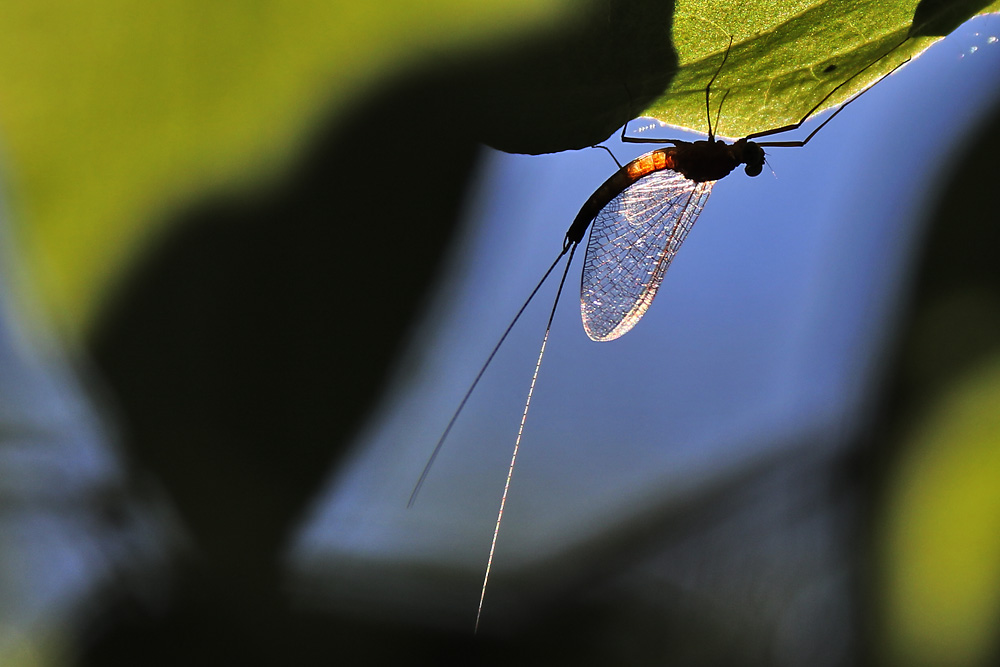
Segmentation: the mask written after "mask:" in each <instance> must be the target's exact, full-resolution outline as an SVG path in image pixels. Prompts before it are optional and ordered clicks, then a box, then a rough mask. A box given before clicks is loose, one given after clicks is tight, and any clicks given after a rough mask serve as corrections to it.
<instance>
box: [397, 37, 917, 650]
mask: <svg viewBox="0 0 1000 667" xmlns="http://www.w3.org/2000/svg"><path fill="white" fill-rule="evenodd" d="M903 43H905V40H904V42H902V43H900V44H897V45H896V46H895V47H893V48H892V49H890V50H889V51H888V52H886V53H885V54H884V55H883V56H881V57H880V58H878V59H876V60H874V61H872V62H871V63H869V64H868V65H867V66H866V67H864V68H863V69H861V70H859V71H858V72H856V73H855V74H854V75H852V76H851V77H849V78H847V79H846V80H844V81H843V82H841V83H840V84H838V85H837V86H836V87H835V88H833V89H832V90H830V91H829V92H828V93H827V94H826V95H825V96H824V97H823V98H822V99H821V100H820V101H819V102H817V103H816V105H815V106H813V107H812V108H811V109H810V110H809V111H808V112H807V113H806V114H805V115H804V116H803V117H802V118H801V119H800V120H798V121H797V122H795V123H791V124H789V125H785V126H782V127H779V128H775V129H771V130H765V131H761V132H756V133H753V134H749V135H747V136H746V137H744V138H742V139H739V140H737V141H735V142H733V143H731V144H729V143H726V142H725V141H723V140H721V139H717V138H716V136H715V131H714V128H713V127H712V118H711V105H710V99H711V88H712V85H713V84H714V83H715V81H716V79H717V77H718V76H719V73H720V72H721V71H722V69H723V67H724V66H725V63H726V60H727V59H728V57H729V53H730V50H731V47H732V39H730V42H729V47H727V49H726V51H725V54H724V55H723V58H722V62H721V63H720V65H719V67H718V69H717V70H716V72H715V74H714V75H713V76H712V78H711V80H710V81H709V83H708V85H707V86H706V87H705V108H706V115H707V119H708V136H707V138H706V139H703V140H698V141H684V140H680V139H651V138H639V137H630V136H627V135H626V130H627V127H628V126H627V124H626V126H625V127H623V128H622V132H621V139H622V141H623V142H626V143H656V144H668V145H667V146H665V147H662V148H657V149H655V150H652V151H650V152H648V153H646V154H644V155H641V156H640V157H638V158H636V159H634V160H631V161H630V162H628V163H626V164H625V165H621V164H620V163H618V160H617V159H615V163H616V164H618V170H617V171H616V172H615V173H613V174H612V175H611V176H610V177H609V178H608V179H607V180H606V181H605V182H604V183H603V184H602V185H601V186H600V187H598V188H597V190H595V191H594V193H593V194H592V195H591V196H590V197H589V198H588V199H587V201H585V202H584V204H583V206H582V207H581V208H580V212H579V213H578V214H577V215H576V217H575V218H574V220H573V222H572V224H571V225H570V227H569V229H568V230H567V232H566V236H565V238H564V240H563V244H562V249H561V251H560V252H559V254H558V255H557V256H556V258H555V260H554V261H553V262H552V264H551V265H550V266H549V268H548V269H547V270H546V271H545V273H544V275H543V276H542V278H541V279H540V280H539V281H538V283H537V284H536V285H535V287H534V289H533V290H532V291H531V293H530V294H529V295H528V298H527V299H526V300H525V301H524V303H523V305H522V306H521V308H520V310H518V312H517V313H516V315H515V316H514V318H513V319H512V320H511V322H510V324H509V325H508V326H507V328H506V330H505V331H504V332H503V334H502V335H501V337H500V339H499V340H498V341H497V343H496V345H495V346H494V347H493V349H492V351H491V352H490V354H489V356H488V357H487V359H486V361H485V362H484V364H483V365H482V366H481V367H480V369H479V372H478V373H477V374H476V376H475V378H474V380H473V381H472V384H471V385H470V386H469V388H468V390H467V391H466V393H465V395H464V396H463V398H462V400H461V401H460V403H459V405H458V407H457V409H456V410H455V412H454V414H453V415H452V417H451V419H450V420H449V422H448V424H447V425H446V427H445V429H444V431H443V433H442V434H441V437H440V438H439V440H438V442H437V444H436V445H435V447H434V449H433V450H432V452H431V455H430V457H429V458H428V460H427V463H426V465H425V466H424V468H423V470H422V472H421V474H420V477H419V478H418V480H417V482H416V484H415V485H414V488H413V491H412V493H411V494H410V499H409V502H408V504H407V506H408V507H409V506H412V505H413V503H414V502H415V500H416V498H417V495H418V494H419V492H420V489H421V487H422V486H423V484H424V482H425V480H426V479H427V476H428V473H429V472H430V470H431V468H432V466H433V464H434V461H435V459H436V458H437V456H438V454H439V453H440V451H441V448H442V446H443V445H444V442H445V441H446V440H447V438H448V435H449V433H450V432H451V429H452V427H453V426H454V425H455V422H456V421H457V419H458V417H459V415H460V414H461V412H462V410H463V409H464V407H465V405H466V403H467V402H468V400H469V397H470V396H471V395H472V393H473V392H474V390H475V388H476V386H477V385H478V384H479V381H480V380H481V379H482V377H483V374H484V373H485V372H486V369H487V368H488V367H489V365H490V364H491V362H492V361H493V358H494V357H495V356H496V354H497V352H498V351H499V349H500V347H501V346H502V345H503V343H504V341H505V340H506V339H507V336H508V335H509V334H510V332H511V330H512V329H513V328H514V326H515V325H516V324H517V322H518V320H519V319H520V318H521V315H522V314H523V313H524V311H525V309H526V308H527V307H528V305H529V304H530V303H531V301H532V300H533V299H534V297H535V295H536V294H537V293H538V291H539V290H540V289H541V287H542V285H544V284H545V282H546V281H547V280H548V279H549V277H550V275H551V274H552V273H553V271H554V270H555V269H556V267H557V266H558V265H559V263H560V262H561V261H562V259H563V258H564V257H567V256H568V259H567V261H566V265H565V268H564V269H563V271H562V275H561V278H560V282H559V286H558V288H557V290H556V296H555V299H554V300H553V303H552V308H551V310H550V312H549V317H548V321H547V323H546V326H545V333H544V335H543V337H542V342H541V346H540V348H539V352H538V358H537V360H536V362H535V368H534V372H533V374H532V377H531V383H530V385H529V388H528V395H527V398H526V399H525V403H524V409H523V411H522V413H521V421H520V424H519V425H518V430H517V436H516V437H515V439H514V446H513V451H512V453H511V459H510V465H509V467H508V471H507V478H506V481H505V483H504V487H503V494H502V496H501V499H500V507H499V510H498V512H497V518H496V523H495V525H494V530H493V538H492V541H491V543H490V551H489V556H488V558H487V562H486V571H485V573H484V576H483V583H482V589H481V591H480V597H479V607H478V610H477V613H476V622H475V631H476V632H478V629H479V622H480V619H481V617H482V611H483V602H484V600H485V597H486V587H487V584H488V583H489V580H490V571H491V569H492V565H493V557H494V554H495V552H496V545H497V538H498V536H499V532H500V525H501V522H502V520H503V512H504V508H505V506H506V502H507V494H508V492H509V490H510V483H511V479H512V477H513V472H514V466H515V464H516V462H517V455H518V450H519V448H520V444H521V439H522V436H523V434H524V427H525V424H526V422H527V417H528V411H529V408H530V407H531V400H532V396H533V394H534V390H535V385H536V382H537V379H538V374H539V370H540V368H541V364H542V359H543V357H544V355H545V347H546V345H547V343H548V339H549V334H550V332H551V329H552V322H553V320H554V317H555V313H556V309H557V308H558V305H559V300H560V297H561V295H562V291H563V288H564V286H565V283H566V278H567V276H568V274H569V269H570V266H572V263H573V257H574V255H575V253H576V250H577V248H578V247H579V246H580V244H581V243H582V242H583V239H584V236H585V235H586V233H587V230H588V229H589V230H590V236H589V239H588V242H587V246H586V252H585V256H584V262H583V271H582V275H581V281H580V309H581V317H582V320H583V327H584V330H585V331H586V333H587V335H588V336H589V337H590V338H591V339H592V340H595V341H611V340H615V339H616V338H619V337H621V336H622V335H624V334H626V333H627V332H628V331H630V330H631V329H632V327H634V326H635V324H636V323H637V322H638V321H639V320H640V319H641V318H642V317H643V315H644V314H645V313H646V311H647V310H648V309H649V306H650V304H651V303H652V302H653V298H654V297H655V296H656V293H657V290H658V289H659V287H660V285H661V283H662V281H663V278H664V275H665V273H666V270H667V268H668V267H669V266H670V263H671V261H672V260H673V258H674V256H675V255H676V254H677V251H678V250H679V249H680V246H681V244H682V243H683V242H684V239H685V238H686V237H687V234H688V232H689V231H690V230H691V227H692V226H693V225H694V223H695V221H696V220H697V219H698V216H699V215H700V214H701V212H702V210H703V208H704V206H705V202H706V201H707V199H708V196H709V195H710V194H711V191H712V187H713V186H714V185H715V182H716V181H718V180H720V179H722V178H724V177H726V176H728V175H729V174H730V173H731V172H733V171H734V170H735V169H736V168H737V167H739V166H743V168H744V172H745V173H746V174H747V175H748V176H751V177H753V176H758V175H760V173H761V172H762V171H763V167H764V164H765V151H764V149H765V148H770V147H786V148H791V147H801V146H805V145H806V144H807V143H808V142H809V141H810V140H811V139H812V138H813V137H814V136H816V134H817V133H818V132H819V131H820V130H822V129H823V127H825V126H826V124H827V123H829V122H830V121H831V120H833V119H834V118H835V117H836V116H837V115H838V114H839V113H840V112H841V111H843V110H844V109H845V108H847V106H848V105H849V104H850V103H851V102H853V101H854V100H856V99H857V98H858V97H859V96H860V95H861V94H863V93H864V92H865V90H869V89H870V88H871V87H873V86H874V85H876V84H878V83H879V82H881V81H882V80H883V79H885V78H886V77H888V76H889V75H890V74H892V73H893V72H895V71H896V70H897V69H899V68H900V67H902V65H904V64H905V63H906V62H908V61H909V59H906V60H904V61H903V62H901V63H900V64H898V65H896V66H895V67H894V68H893V69H892V70H890V71H889V72H887V73H886V74H885V75H883V76H882V77H881V78H879V79H878V80H876V81H875V83H874V84H872V86H869V87H868V88H866V89H865V90H863V91H861V92H859V93H858V94H856V95H855V96H853V97H851V98H850V99H848V100H847V101H846V102H844V103H843V104H842V105H841V106H840V107H839V108H837V109H836V110H835V111H834V112H833V113H832V114H831V115H830V116H829V117H828V118H826V119H825V120H824V121H823V122H822V123H820V124H819V125H818V126H817V127H816V128H815V129H813V130H812V131H811V132H810V133H809V134H808V135H807V136H806V137H805V138H804V139H801V140H792V141H757V140H758V139H761V138H765V137H769V136H773V135H777V134H781V133H784V132H789V131H792V130H795V129H798V128H799V127H800V126H801V125H802V124H803V123H805V122H806V121H807V120H808V119H809V118H811V117H812V116H813V115H814V114H815V113H816V112H817V110H819V109H820V107H822V106H823V104H824V103H825V102H826V101H827V100H829V99H830V98H831V97H832V96H833V95H835V94H836V93H837V91H839V90H840V89H841V88H843V87H844V86H845V85H847V84H848V83H849V82H850V81H852V80H853V79H855V78H856V77H857V76H858V75H860V74H862V73H863V72H864V71H866V70H867V69H869V68H870V67H872V66H873V65H875V64H876V63H878V62H880V61H881V60H882V59H883V58H885V57H886V56H888V55H889V54H890V53H892V52H893V51H895V50H896V49H897V48H899V46H902V44H903ZM828 69H829V68H828ZM727 93H728V91H727ZM724 101H725V95H723V102H724ZM721 109H722V103H720V104H719V115H720V116H721ZM716 126H718V117H717V118H716ZM599 147H600V148H605V147H603V146H599ZM605 150H608V149H606V148H605ZM608 153H609V154H611V156H612V158H614V154H612V153H611V151H610V150H608Z"/></svg>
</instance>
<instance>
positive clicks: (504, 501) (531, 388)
mask: <svg viewBox="0 0 1000 667" xmlns="http://www.w3.org/2000/svg"><path fill="white" fill-rule="evenodd" d="M577 245H578V244H577V243H573V244H571V245H568V246H566V247H564V248H563V252H562V253H561V254H560V255H559V258H562V256H563V255H564V254H566V250H567V248H568V249H569V260H568V261H567V262H566V268H565V269H563V274H562V279H561V280H560V281H559V289H557V290H556V298H555V300H554V301H553V302H552V310H551V311H550V312H549V320H548V322H547V323H546V324H545V335H544V336H542V345H541V347H540V348H539V350H538V360H537V361H536V362H535V372H534V373H533V374H532V376H531V385H530V386H529V387H528V398H527V399H525V401H524V411H523V412H522V413H521V423H520V425H519V426H518V427H517V438H515V439H514V451H513V452H512V453H511V456H510V466H509V467H508V468H507V481H505V482H504V485H503V495H502V496H500V509H499V511H498V512H497V521H496V525H495V526H494V527H493V540H492V542H490V555H489V557H488V558H487V559H486V573H485V574H484V575H483V589H482V591H481V592H480V594H479V609H478V610H477V611H476V626H475V629H474V630H473V634H475V633H478V632H479V619H480V617H481V616H482V614H483V600H485V599H486V585H487V584H488V583H489V581H490V569H491V568H492V567H493V554H494V553H495V551H496V547H497V536H498V535H499V534H500V522H501V521H502V520H503V510H504V507H505V506H506V504H507V491H508V490H509V489H510V480H511V478H512V477H513V476H514V464H515V463H517V452H518V449H519V448H520V446H521V436H522V435H523V434H524V424H525V422H527V420H528V409H529V408H530V407H531V396H532V394H534V392H535V383H536V382H537V381H538V371H539V369H541V367H542V357H544V356H545V346H546V344H547V343H548V342H549V332H551V331H552V321H553V320H554V319H555V316H556V308H557V307H558V306H559V297H560V296H562V291H563V286H565V284H566V276H567V275H569V267H571V266H572V265H573V255H574V253H576V248H577ZM558 261H559V260H558V259H557V260H556V262H558ZM552 268H555V263H553V265H552V267H551V268H549V272H547V273H546V274H545V276H546V277H548V274H549V273H550V272H551V271H552ZM543 281H544V278H543ZM539 287H541V283H539ZM536 290H537V288H536ZM533 295H534V294H532V296H533ZM522 310H523V308H522ZM518 314H519V315H520V313H518ZM512 326H513V325H512ZM505 335H506V334H505Z"/></svg>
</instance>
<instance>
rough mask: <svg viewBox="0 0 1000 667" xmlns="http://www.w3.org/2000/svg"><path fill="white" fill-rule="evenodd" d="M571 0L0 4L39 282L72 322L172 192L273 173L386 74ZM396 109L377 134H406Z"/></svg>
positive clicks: (15, 148)
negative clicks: (392, 121)
mask: <svg viewBox="0 0 1000 667" xmlns="http://www.w3.org/2000/svg"><path fill="white" fill-rule="evenodd" d="M565 4H566V3H564V2H561V1H560V0H477V1H476V2H465V1H464V0H431V1H428V2H419V3H417V2H410V1H408V0H382V1H379V2H317V1H315V0H293V1H291V2H289V1H285V0H282V1H281V2H278V1H275V0H253V1H251V2H220V3H216V2H213V3H203V2H192V1H190V0H181V1H176V2H152V3H149V2H135V1H133V0H98V1H96V2H88V3H77V2H29V3H21V2H6V3H2V4H0V134H2V137H3V142H4V148H5V157H6V160H7V161H8V162H7V164H6V169H5V171H6V173H7V174H8V176H9V178H10V180H11V182H12V183H13V195H14V196H13V199H14V207H13V208H14V213H15V218H16V220H17V222H18V223H19V227H18V234H19V237H20V238H19V239H18V241H19V243H20V244H21V248H22V251H23V252H24V253H25V254H26V256H27V259H28V261H29V266H31V268H32V269H33V272H34V276H33V277H34V279H35V280H37V281H38V283H39V285H38V289H37V293H38V294H39V295H40V297H41V298H42V299H43V301H44V302H45V305H46V306H47V307H48V310H49V311H50V314H52V315H54V316H55V318H56V320H57V322H58V323H59V324H60V325H61V326H63V327H65V328H67V329H69V330H70V331H77V332H78V331H80V330H81V329H82V328H84V327H85V326H86V324H87V321H88V319H89V318H90V317H92V315H93V313H94V310H95V305H96V302H97V300H98V299H99V298H100V297H101V294H102V291H103V290H104V289H105V288H106V287H107V286H108V283H109V281H110V280H111V279H112V278H113V277H114V276H115V274H116V273H117V272H119V271H120V270H121V268H122V266H123V264H124V263H125V262H127V261H128V260H129V258H130V256H131V254H132V253H133V252H134V251H135V250H136V249H137V248H138V247H139V245H140V244H142V243H143V242H145V241H147V240H148V239H149V237H150V235H151V234H153V232H154V228H155V226H156V225H157V224H158V223H160V222H162V221H163V220H164V219H165V218H166V217H167V216H168V215H169V214H170V213H171V212H172V211H171V209H172V208H173V207H175V206H176V205H177V204H178V202H182V201H184V200H185V199H186V198H190V197H192V196H195V195H198V194H202V193H204V192H207V191H211V190H212V189H215V188H219V187H226V186H232V185H233V184H238V183H241V184H244V185H246V184H248V183H251V182H254V181H255V180H259V179H260V178H262V177H266V176H274V175H275V174H276V173H278V172H280V170H281V169H282V168H283V167H284V166H286V165H287V163H288V160H289V159H290V156H291V155H292V154H294V153H295V151H297V150H298V149H299V148H300V147H301V143H302V141H303V140H304V139H305V138H306V137H307V136H308V132H309V130H310V128H311V127H312V126H313V125H314V124H315V123H316V122H317V120H318V118H319V117H320V116H325V115H327V114H330V113H336V112H338V111H342V110H344V109H345V107H346V106H347V105H348V104H349V103H350V102H351V100H352V99H356V98H357V97H359V96H361V95H362V94H363V93H364V92H365V91H366V90H369V89H370V88H371V87H372V86H374V85H376V84H377V82H378V81H379V80H382V79H385V78H387V77H388V76H389V75H390V74H391V73H392V72H393V71H399V70H400V69H403V68H405V67H411V66H413V65H414V63H415V62H433V61H434V60H435V59H438V58H440V57H442V56H443V54H445V53H449V52H453V51H455V50H465V51H476V50H480V49H483V48H485V47H487V46H489V45H495V44H496V43H498V42H502V41H503V40H504V39H509V38H511V37H512V35H514V34H515V33H522V34H523V33H524V32H526V31H530V30H532V28H533V27H534V28H537V27H538V26H541V25H544V24H546V23H551V22H552V21H554V20H556V19H557V18H558V17H559V12H561V11H563V9H564V7H565ZM399 116H400V125H399V127H394V128H386V130H387V131H391V132H394V133H399V132H403V133H404V134H405V132H408V131H411V129H408V128H407V127H406V110H405V109H401V110H400V114H399Z"/></svg>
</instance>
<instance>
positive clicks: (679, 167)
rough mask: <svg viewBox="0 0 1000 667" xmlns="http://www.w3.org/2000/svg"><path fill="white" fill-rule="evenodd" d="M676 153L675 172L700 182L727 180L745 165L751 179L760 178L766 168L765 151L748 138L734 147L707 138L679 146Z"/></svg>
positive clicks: (718, 140)
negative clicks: (738, 168)
mask: <svg viewBox="0 0 1000 667" xmlns="http://www.w3.org/2000/svg"><path fill="white" fill-rule="evenodd" d="M675 150H676V152H675V158H674V159H675V162H676V165H675V167H674V169H675V170H676V171H679V172H680V173H682V174H684V175H685V176H687V177H688V178H690V179H691V180H692V181H697V182H699V183H703V182H705V181H717V180H719V179H720V178H724V177H725V176H728V175H729V173H730V172H732V170H733V169H735V168H736V167H738V166H739V165H741V164H745V165H746V168H745V170H744V171H745V172H746V173H747V175H748V176H757V175H758V174H760V172H761V170H762V169H763V168H764V149H763V148H761V147H760V146H758V145H757V144H756V143H754V142H752V141H747V140H746V139H740V140H739V141H737V142H735V143H733V144H727V143H726V142H725V141H723V140H721V139H717V140H716V141H709V140H706V139H703V140H701V141H694V142H691V143H678V144H677V145H676V149H675Z"/></svg>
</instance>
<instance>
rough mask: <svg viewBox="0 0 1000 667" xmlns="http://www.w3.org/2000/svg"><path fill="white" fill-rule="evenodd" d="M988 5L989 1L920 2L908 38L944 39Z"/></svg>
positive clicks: (928, 0) (939, 0)
mask: <svg viewBox="0 0 1000 667" xmlns="http://www.w3.org/2000/svg"><path fill="white" fill-rule="evenodd" d="M989 4H990V0H921V1H920V4H919V5H917V9H916V10H915V11H914V12H913V25H912V26H911V27H910V33H909V36H910V37H944V36H945V35H947V34H949V33H950V32H951V31H952V30H954V29H955V28H957V27H958V26H960V25H962V24H963V23H965V22H966V21H967V20H969V19H970V18H971V17H973V16H975V15H976V14H978V13H979V12H981V11H982V10H983V9H984V8H985V7H986V6H988V5H989Z"/></svg>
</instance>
